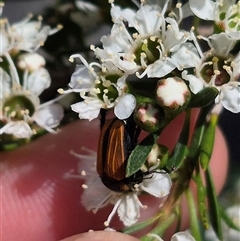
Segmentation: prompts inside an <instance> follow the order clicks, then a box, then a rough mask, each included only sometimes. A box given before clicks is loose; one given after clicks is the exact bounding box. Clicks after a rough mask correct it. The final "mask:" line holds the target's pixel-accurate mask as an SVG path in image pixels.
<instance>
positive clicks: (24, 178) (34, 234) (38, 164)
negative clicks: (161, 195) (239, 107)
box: [0, 117, 228, 241]
mask: <svg viewBox="0 0 240 241" xmlns="http://www.w3.org/2000/svg"><path fill="white" fill-rule="evenodd" d="M181 123H182V118H181V117H179V118H177V119H176V120H175V121H174V122H173V123H172V124H171V126H170V127H169V128H168V129H167V130H166V131H165V132H164V133H163V137H162V138H161V140H160V141H163V140H164V143H165V144H166V145H168V146H169V147H170V148H171V147H172V146H173V143H174V140H175V139H176V138H177V136H178V133H177V132H176V128H177V126H179V125H180V124H181ZM91 133H92V134H91ZM98 135H99V121H98V120H96V121H92V122H90V123H89V122H88V121H85V120H81V121H80V120H79V121H75V122H73V123H71V124H69V125H67V126H65V127H63V128H61V131H60V132H59V133H58V134H55V135H54V134H47V135H44V136H42V137H40V138H38V139H37V140H35V141H33V142H32V143H30V144H28V145H25V146H22V147H20V148H18V149H16V150H13V151H10V152H2V153H0V154H1V162H0V183H1V186H0V187H1V192H0V193H1V198H0V200H1V203H0V204H1V205H0V216H1V221H0V223H1V238H0V239H1V240H2V241H13V240H18V241H32V240H34V241H42V240H45V241H56V240H64V241H84V240H86V241H87V240H88V241H89V240H93V241H101V240H104V241H108V240H114V241H118V240H125V241H135V240H138V239H136V238H134V237H132V236H128V235H124V234H121V233H118V232H108V231H94V232H88V231H89V230H90V229H92V230H93V229H94V230H102V229H104V225H103V222H104V221H105V220H106V217H107V216H108V214H109V213H110V211H111V209H112V206H111V205H109V206H107V207H105V208H103V209H100V210H99V211H98V212H97V213H96V214H93V213H92V212H87V211H86V210H85V208H84V207H83V206H82V205H81V204H80V196H81V193H82V188H81V184H82V183H83V181H82V180H81V179H74V178H65V177H64V175H65V174H66V173H77V164H78V161H79V159H78V158H76V157H75V156H74V155H71V154H70V153H69V152H70V150H73V151H75V152H76V153H81V148H80V147H81V146H85V147H87V148H89V149H92V150H96V148H97V142H98ZM169 137H171V138H169ZM227 159H228V158H227V148H226V143H225V141H224V137H223V136H222V133H221V132H220V131H219V130H217V133H216V142H215V146H214V152H213V156H212V160H211V168H212V174H213V177H214V179H215V180H216V185H217V186H216V188H217V192H219V191H220V190H221V189H222V187H223V185H224V180H225V178H226V175H227ZM141 201H142V202H143V203H144V204H146V205H148V207H149V208H148V209H147V211H145V212H144V211H143V212H142V214H141V218H145V217H147V216H151V215H152V214H153V213H154V212H155V211H156V210H157V209H158V206H159V201H158V200H156V199H155V198H152V197H149V196H145V197H143V198H142V199H141ZM186 216H187V215H186ZM3 220H4V221H3ZM119 225H120V224H119V222H118V218H117V217H115V218H114V219H113V221H112V223H111V226H112V227H119ZM183 228H187V227H183ZM78 233H79V234H78ZM77 234H78V235H77ZM72 235H74V236H72ZM67 237H68V238H67Z"/></svg>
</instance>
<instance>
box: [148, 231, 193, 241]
mask: <svg viewBox="0 0 240 241" xmlns="http://www.w3.org/2000/svg"><path fill="white" fill-rule="evenodd" d="M148 235H149V236H151V237H154V238H155V239H156V240H158V241H163V239H161V238H160V237H159V236H158V235H157V234H153V233H150V234H148ZM171 241H195V239H194V238H193V237H192V236H191V235H190V234H189V233H188V232H187V231H184V232H178V233H175V234H174V235H173V236H172V238H171Z"/></svg>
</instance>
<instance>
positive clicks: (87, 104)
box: [71, 98, 102, 121]
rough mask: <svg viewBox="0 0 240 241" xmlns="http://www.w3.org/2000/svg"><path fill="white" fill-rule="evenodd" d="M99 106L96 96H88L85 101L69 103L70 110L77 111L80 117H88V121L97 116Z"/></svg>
mask: <svg viewBox="0 0 240 241" xmlns="http://www.w3.org/2000/svg"><path fill="white" fill-rule="evenodd" d="M101 107H102V103H101V102H100V100H99V101H98V100H97V99H96V98H94V99H90V98H88V99H87V101H82V102H78V103H76V104H73V105H71V108H72V110H73V111H75V112H77V113H79V118H80V119H88V120H89V121H91V120H93V119H95V118H97V117H98V114H99V112H100V109H101Z"/></svg>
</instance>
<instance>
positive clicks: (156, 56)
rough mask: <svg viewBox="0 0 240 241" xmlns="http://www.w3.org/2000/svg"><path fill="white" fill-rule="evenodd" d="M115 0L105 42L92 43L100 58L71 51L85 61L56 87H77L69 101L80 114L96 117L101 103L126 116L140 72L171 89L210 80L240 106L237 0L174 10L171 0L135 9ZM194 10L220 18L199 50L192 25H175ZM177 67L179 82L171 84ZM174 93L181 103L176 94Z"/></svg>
mask: <svg viewBox="0 0 240 241" xmlns="http://www.w3.org/2000/svg"><path fill="white" fill-rule="evenodd" d="M113 2H114V1H111V16H112V21H113V26H112V29H111V33H110V34H109V35H107V36H103V37H102V38H101V42H102V46H103V48H95V47H92V50H93V51H94V54H95V57H96V58H97V59H98V60H99V61H98V63H95V62H93V63H87V61H86V60H85V59H84V58H83V57H82V56H81V55H79V54H77V55H73V56H71V57H70V60H71V61H73V59H74V58H79V59H80V61H81V62H82V63H83V65H78V66H77V68H76V71H75V72H74V73H73V75H72V78H71V81H70V84H69V87H70V89H69V90H67V91H63V90H62V89H61V90H59V92H62V93H64V92H65V93H67V92H71V91H73V92H79V93H80V96H81V97H82V99H83V101H81V102H79V103H76V104H73V105H72V106H71V107H72V109H73V111H75V112H77V113H79V117H80V118H81V119H89V120H92V119H94V118H96V117H97V116H98V114H99V111H100V109H101V108H104V109H112V108H113V109H114V113H115V115H116V116H117V117H118V118H119V119H126V118H128V117H129V116H130V115H131V114H132V112H133V110H134V109H135V107H136V105H137V104H138V103H139V101H138V99H137V97H136V94H135V93H134V90H133V89H132V88H130V87H129V84H128V80H129V79H133V78H134V81H135V82H137V83H139V84H140V83H141V82H143V81H141V79H143V78H157V79H160V80H159V81H162V80H163V79H166V80H167V81H166V83H167V85H168V83H169V85H170V86H169V88H168V90H169V89H172V90H173V91H174V93H176V92H177V90H178V88H179V86H180V91H181V90H182V89H187V91H191V92H192V93H193V94H196V93H198V92H199V91H200V90H201V89H203V88H204V87H207V86H213V87H215V88H217V89H218V90H219V95H218V97H217V98H216V103H219V102H220V103H221V104H222V105H223V106H224V107H225V108H226V109H228V110H230V111H232V112H234V113H238V112H240V104H239V103H240V95H239V93H240V84H239V74H240V66H239V65H240V63H239V59H240V57H239V53H238V54H235V55H232V54H231V51H232V50H233V48H234V47H235V45H236V42H237V41H238V40H239V39H240V34H239V2H238V3H237V4H234V1H227V0H226V1H223V0H219V1H216V2H213V1H211V0H208V1H207V0H205V1H197V0H196V1H195V0H191V1H190V2H189V4H188V5H184V6H182V5H181V4H180V3H178V4H177V5H176V8H175V9H174V10H171V9H170V8H169V7H170V6H169V2H170V1H169V0H167V1H165V3H164V1H142V2H141V3H140V4H139V6H138V10H133V9H130V8H126V9H122V8H120V7H118V6H115V5H114V3H113ZM205 4H206V5H205ZM189 6H190V8H189ZM206 6H209V7H206ZM190 9H191V10H192V12H191V10H190ZM205 10H206V11H205ZM189 12H190V14H189ZM193 13H195V14H196V15H197V16H199V17H201V18H205V19H206V20H209V19H210V18H209V16H211V20H215V21H218V22H217V23H218V24H220V23H219V21H220V20H221V26H224V29H223V30H222V32H221V33H215V34H213V35H211V36H209V37H208V38H204V37H202V39H204V40H206V41H207V43H208V44H209V49H210V50H209V51H206V52H202V50H201V48H200V46H199V44H198V41H197V38H196V37H195V35H194V33H193V31H194V29H191V30H190V31H184V30H181V29H180V28H179V23H180V22H181V20H182V19H183V18H184V17H187V16H189V15H191V14H192V15H193ZM223 16H224V17H223ZM219 19H220V20H219ZM190 69H191V70H193V71H189V70H190ZM176 73H177V75H178V77H180V78H182V79H183V82H182V83H181V84H179V86H175V87H174V86H173V87H172V82H173V78H174V77H175V76H176ZM168 78H170V80H168ZM144 83H146V82H144ZM184 85H185V86H184ZM185 94H186V93H183V95H185ZM156 95H157V94H156ZM157 97H158V96H157ZM172 99H173V100H172V101H173V103H176V102H177V105H181V103H178V99H176V100H174V98H173V97H172ZM170 106H171V105H170ZM185 106H186V103H185Z"/></svg>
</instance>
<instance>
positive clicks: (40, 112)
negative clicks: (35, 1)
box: [0, 3, 63, 138]
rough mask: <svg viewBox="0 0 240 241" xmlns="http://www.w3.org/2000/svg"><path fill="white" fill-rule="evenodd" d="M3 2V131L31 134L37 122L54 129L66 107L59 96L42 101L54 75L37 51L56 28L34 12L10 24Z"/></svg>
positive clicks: (0, 77)
mask: <svg viewBox="0 0 240 241" xmlns="http://www.w3.org/2000/svg"><path fill="white" fill-rule="evenodd" d="M3 6H4V4H3V3H0V39H1V42H0V51H1V52H0V81H1V91H0V103H1V105H0V107H1V109H0V134H4V133H6V134H12V135H14V136H15V137H17V138H29V137H31V136H32V135H33V134H34V133H35V129H34V128H33V127H32V124H33V123H37V125H38V126H39V127H41V128H44V129H46V130H47V131H50V132H54V130H53V129H52V128H54V127H56V126H57V125H59V122H60V120H61V119H62V117H63V109H62V107H61V106H60V105H58V104H56V103H54V102H55V101H56V100H52V101H49V102H47V103H44V104H41V103H40V99H39V95H40V94H41V93H42V92H43V90H45V89H46V88H48V87H49V86H50V83H51V79H50V75H49V73H48V71H47V70H46V69H45V68H44V65H45V59H44V58H43V57H42V56H40V55H39V54H37V53H36V52H35V51H36V50H37V49H38V48H39V47H40V46H41V45H43V44H44V41H45V40H46V38H47V37H48V35H50V34H52V33H54V32H55V31H56V30H51V29H50V27H49V26H42V20H41V18H40V17H39V19H37V20H33V19H32V16H29V17H27V18H26V19H24V20H23V21H21V22H18V23H15V24H12V25H10V24H9V23H8V20H7V19H5V18H2V16H1V15H2V9H3Z"/></svg>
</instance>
